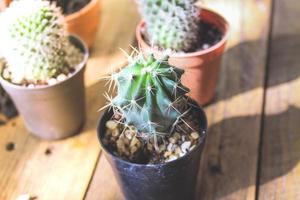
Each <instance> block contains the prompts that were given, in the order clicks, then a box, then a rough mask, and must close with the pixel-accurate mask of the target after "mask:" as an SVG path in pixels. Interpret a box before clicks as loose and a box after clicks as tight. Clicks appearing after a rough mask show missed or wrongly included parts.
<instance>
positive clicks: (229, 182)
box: [197, 107, 300, 200]
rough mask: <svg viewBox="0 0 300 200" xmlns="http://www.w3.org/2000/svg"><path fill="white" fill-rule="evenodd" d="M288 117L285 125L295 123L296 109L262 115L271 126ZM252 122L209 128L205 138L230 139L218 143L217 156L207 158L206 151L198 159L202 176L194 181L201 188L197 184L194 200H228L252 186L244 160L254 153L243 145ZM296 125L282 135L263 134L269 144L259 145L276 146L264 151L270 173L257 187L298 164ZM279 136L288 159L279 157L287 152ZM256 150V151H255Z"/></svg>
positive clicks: (246, 119)
mask: <svg viewBox="0 0 300 200" xmlns="http://www.w3.org/2000/svg"><path fill="white" fill-rule="evenodd" d="M288 116H293V119H291V120H292V121H291V122H289V123H298V122H297V120H298V119H300V109H299V108H297V107H289V108H288V110H286V111H285V112H283V113H280V114H278V115H270V116H266V117H265V121H266V122H267V123H273V124H276V123H281V122H282V120H283V119H286V118H287V117H288ZM253 120H257V117H256V116H247V117H235V118H229V119H225V120H223V121H221V122H220V123H218V124H214V125H213V126H211V127H210V128H209V132H208V133H209V135H208V138H213V137H214V135H215V134H216V133H218V132H219V131H221V132H222V134H223V135H224V138H225V137H226V138H230V139H229V140H222V142H221V143H220V145H219V146H218V147H216V148H218V150H219V153H218V154H217V155H215V154H211V155H209V154H210V153H211V152H206V153H207V154H208V155H207V156H205V157H204V158H205V159H204V160H202V168H203V169H202V174H200V175H199V179H198V180H199V181H198V182H199V183H201V185H198V194H197V195H198V197H199V198H198V199H205V200H210V199H226V197H227V198H229V199H232V196H230V195H231V194H233V193H238V191H239V190H241V189H243V188H246V187H252V185H248V183H249V180H248V179H249V174H250V175H251V174H252V173H253V171H247V169H248V165H250V164H251V163H249V159H248V157H252V156H253V155H250V153H251V152H255V151H251V149H249V148H248V146H247V143H248V142H249V140H251V139H252V136H251V134H250V135H245V133H246V132H245V130H247V129H250V130H251V128H252V127H251V124H252V121H253ZM297 126H298V129H297V128H296V127H295V129H294V130H292V131H290V132H287V133H286V134H285V135H282V132H281V131H276V130H273V131H272V132H270V131H268V132H265V133H263V134H269V136H268V137H266V138H268V139H271V140H272V141H262V143H261V144H262V145H267V144H270V143H271V144H272V143H273V144H274V143H278V145H269V146H268V148H267V151H265V152H266V153H267V154H268V155H269V156H270V155H271V156H272V158H268V159H267V160H268V162H267V168H269V169H272V170H269V172H270V173H268V172H265V174H264V177H263V179H261V180H260V183H259V184H260V185H262V184H264V183H267V182H269V181H271V180H273V179H276V178H277V177H280V176H283V175H285V174H287V173H289V171H290V170H292V169H293V168H294V167H295V166H296V165H297V164H298V162H299V161H300V154H299V143H300V134H299V130H300V125H299V123H298V125H297ZM233 130H234V131H233ZM282 137H284V140H285V144H289V147H288V148H289V150H288V152H293V153H292V154H291V156H288V157H287V156H286V154H283V152H284V151H287V150H286V149H285V150H284V149H283V148H286V147H285V146H283V145H280V141H282V139H280V138H282ZM258 151H259V150H258V149H257V151H256V152H258ZM297 152H298V153H297ZM262 162H264V160H263V161H262ZM225 174H226V176H225ZM225 177H226V178H225ZM253 179H256V177H253ZM253 187H255V185H253ZM229 196H230V197H229Z"/></svg>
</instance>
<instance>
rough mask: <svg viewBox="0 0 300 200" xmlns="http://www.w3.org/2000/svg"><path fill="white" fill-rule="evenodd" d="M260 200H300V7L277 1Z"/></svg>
mask: <svg viewBox="0 0 300 200" xmlns="http://www.w3.org/2000/svg"><path fill="white" fill-rule="evenodd" d="M274 6H275V7H274V20H273V31H272V36H271V45H270V56H269V64H268V74H269V78H268V83H267V85H268V89H267V93H266V106H265V115H264V129H263V140H262V153H261V166H260V179H259V184H260V189H259V199H263V200H269V199H273V200H277V199H291V200H292V199H295V200H296V199H300V190H299V189H300V162H299V160H300V123H299V119H300V93H299V92H300V57H299V55H300V26H299V18H300V4H299V2H298V1H296V0H286V1H280V0H276V1H275V5H274Z"/></svg>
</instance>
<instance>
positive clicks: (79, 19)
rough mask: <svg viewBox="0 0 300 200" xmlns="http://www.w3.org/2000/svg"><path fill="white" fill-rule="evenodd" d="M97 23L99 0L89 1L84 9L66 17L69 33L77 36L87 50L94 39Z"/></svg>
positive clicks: (98, 19)
mask: <svg viewBox="0 0 300 200" xmlns="http://www.w3.org/2000/svg"><path fill="white" fill-rule="evenodd" d="M99 21H100V0H91V2H90V3H89V4H88V5H86V6H85V7H84V8H82V9H80V10H79V11H77V12H75V13H72V14H70V15H67V16H66V22H67V27H68V31H69V33H71V34H72V35H77V36H79V37H80V38H81V39H82V40H83V41H84V42H85V43H86V44H87V46H88V47H89V48H91V47H92V45H93V43H94V41H95V39H96V34H97V29H98V25H99Z"/></svg>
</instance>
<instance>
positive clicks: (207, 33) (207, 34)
mask: <svg viewBox="0 0 300 200" xmlns="http://www.w3.org/2000/svg"><path fill="white" fill-rule="evenodd" d="M222 37H223V34H222V32H221V31H220V30H219V29H218V28H217V27H215V26H213V25H212V24H210V23H207V22H204V21H202V20H201V21H200V25H199V37H198V38H199V42H198V46H196V47H195V49H194V51H200V50H205V49H208V48H210V47H211V46H213V45H215V44H217V43H218V42H219V41H221V40H222ZM194 51H193V52H194Z"/></svg>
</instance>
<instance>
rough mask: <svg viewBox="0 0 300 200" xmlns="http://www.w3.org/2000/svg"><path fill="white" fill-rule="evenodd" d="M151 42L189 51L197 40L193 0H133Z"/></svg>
mask: <svg viewBox="0 0 300 200" xmlns="http://www.w3.org/2000/svg"><path fill="white" fill-rule="evenodd" d="M137 1H138V3H139V5H140V11H141V14H142V17H143V19H144V20H145V22H146V30H147V37H148V39H149V41H150V43H151V45H157V46H158V47H160V48H163V49H171V50H173V51H184V52H187V51H191V50H193V48H194V47H195V44H196V43H197V41H198V32H199V28H198V27H199V8H197V7H196V5H195V2H196V0H137Z"/></svg>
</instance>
